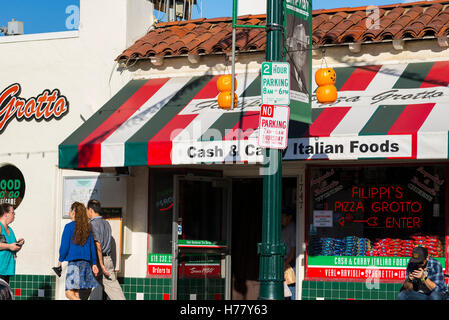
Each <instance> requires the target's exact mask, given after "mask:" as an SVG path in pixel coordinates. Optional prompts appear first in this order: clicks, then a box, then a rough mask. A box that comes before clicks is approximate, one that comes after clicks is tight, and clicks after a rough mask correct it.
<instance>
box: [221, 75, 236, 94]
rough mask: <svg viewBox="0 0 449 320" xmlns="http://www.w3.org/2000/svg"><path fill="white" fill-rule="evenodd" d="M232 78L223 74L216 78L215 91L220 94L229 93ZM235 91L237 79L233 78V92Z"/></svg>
mask: <svg viewBox="0 0 449 320" xmlns="http://www.w3.org/2000/svg"><path fill="white" fill-rule="evenodd" d="M231 86H232V76H231V75H230V74H225V75H222V76H220V77H218V80H217V89H218V91H220V92H225V91H231V90H232V88H231ZM235 89H237V79H235V78H234V90H235Z"/></svg>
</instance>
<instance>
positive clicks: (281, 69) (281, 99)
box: [261, 62, 290, 106]
mask: <svg viewBox="0 0 449 320" xmlns="http://www.w3.org/2000/svg"><path fill="white" fill-rule="evenodd" d="M261 78H262V83H261V93H262V104H271V105H284V106H288V105H289V104H290V64H289V63H288V62H262V77H261Z"/></svg>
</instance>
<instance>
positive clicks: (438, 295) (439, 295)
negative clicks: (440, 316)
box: [398, 288, 446, 300]
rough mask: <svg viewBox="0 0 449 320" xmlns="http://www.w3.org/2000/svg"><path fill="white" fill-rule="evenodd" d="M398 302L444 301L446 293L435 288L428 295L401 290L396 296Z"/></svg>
mask: <svg viewBox="0 0 449 320" xmlns="http://www.w3.org/2000/svg"><path fill="white" fill-rule="evenodd" d="M398 300H446V293H444V292H441V291H440V290H438V289H437V288H435V289H434V290H433V291H432V292H431V293H430V294H425V293H421V292H417V291H406V290H403V291H401V292H399V294H398Z"/></svg>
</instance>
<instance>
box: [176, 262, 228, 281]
mask: <svg viewBox="0 0 449 320" xmlns="http://www.w3.org/2000/svg"><path fill="white" fill-rule="evenodd" d="M220 275H221V268H220V265H219V264H207V265H206V264H192V265H181V266H179V276H180V277H185V278H219V277H220Z"/></svg>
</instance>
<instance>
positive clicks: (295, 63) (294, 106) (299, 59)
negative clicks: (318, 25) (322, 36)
mask: <svg viewBox="0 0 449 320" xmlns="http://www.w3.org/2000/svg"><path fill="white" fill-rule="evenodd" d="M284 12H285V18H284V28H285V30H286V32H285V35H286V37H287V39H286V42H285V43H286V48H285V51H286V55H285V57H286V61H287V62H288V63H289V64H290V109H291V111H290V119H292V120H295V121H300V122H305V123H312V113H311V112H312V111H311V91H312V54H311V48H312V1H310V0H285V1H284Z"/></svg>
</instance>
